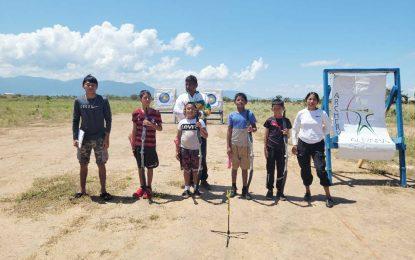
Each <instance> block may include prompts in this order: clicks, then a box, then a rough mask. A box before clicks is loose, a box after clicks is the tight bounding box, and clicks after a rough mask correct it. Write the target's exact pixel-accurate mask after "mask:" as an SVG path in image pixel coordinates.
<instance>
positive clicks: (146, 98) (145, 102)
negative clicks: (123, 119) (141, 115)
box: [140, 93, 152, 107]
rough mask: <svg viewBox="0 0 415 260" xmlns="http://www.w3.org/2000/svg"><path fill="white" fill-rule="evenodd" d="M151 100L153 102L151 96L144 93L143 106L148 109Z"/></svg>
mask: <svg viewBox="0 0 415 260" xmlns="http://www.w3.org/2000/svg"><path fill="white" fill-rule="evenodd" d="M151 100H152V98H151V96H150V95H149V94H147V93H144V95H143V96H142V97H141V99H140V101H141V103H142V104H143V106H146V107H148V106H149V105H150V103H151Z"/></svg>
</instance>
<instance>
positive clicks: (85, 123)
mask: <svg viewBox="0 0 415 260" xmlns="http://www.w3.org/2000/svg"><path fill="white" fill-rule="evenodd" d="M82 87H83V88H84V89H85V95H84V96H82V97H78V98H77V99H75V102H74V109H73V120H72V133H73V145H74V146H75V147H77V148H78V153H77V157H78V160H79V164H80V168H81V169H80V186H81V191H80V192H78V193H76V194H75V196H74V197H75V198H80V197H82V196H84V195H86V194H87V193H86V188H85V186H86V178H87V175H88V163H89V158H90V156H91V151H92V149H94V153H95V161H96V163H97V165H98V170H99V180H100V183H101V195H100V197H101V198H102V199H103V200H105V201H108V200H111V199H112V196H111V194H109V193H108V192H107V191H106V188H105V184H106V175H107V173H106V168H105V163H106V162H107V160H108V147H109V137H110V131H111V122H112V119H111V108H110V104H109V102H108V99H107V98H105V97H102V96H100V95H97V94H96V90H97V88H98V81H97V79H96V78H95V77H93V76H91V75H88V76H86V77H85V78H84V80H83V82H82ZM81 119H82V121H81ZM80 121H81V130H82V131H84V133H85V134H84V138H83V141H82V144H81V148H79V141H80V140H78V135H79V123H80Z"/></svg>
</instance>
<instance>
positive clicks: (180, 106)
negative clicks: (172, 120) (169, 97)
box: [173, 91, 208, 120]
mask: <svg viewBox="0 0 415 260" xmlns="http://www.w3.org/2000/svg"><path fill="white" fill-rule="evenodd" d="M189 102H193V103H199V102H203V103H204V104H207V102H208V100H207V96H206V95H204V94H202V93H200V92H198V91H196V93H195V94H194V95H193V97H192V96H190V94H189V93H187V92H186V93H183V94H181V95H180V96H179V97H178V98H177V99H176V103H175V104H174V108H173V113H174V114H175V115H176V116H177V118H178V119H179V120H182V119H184V118H185V116H184V114H183V110H184V106H185V105H186V104H187V103H189Z"/></svg>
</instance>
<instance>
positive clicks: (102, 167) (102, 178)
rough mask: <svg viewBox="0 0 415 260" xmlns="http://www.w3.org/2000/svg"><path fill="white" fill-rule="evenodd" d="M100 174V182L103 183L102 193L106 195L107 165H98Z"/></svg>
mask: <svg viewBox="0 0 415 260" xmlns="http://www.w3.org/2000/svg"><path fill="white" fill-rule="evenodd" d="M98 172H99V181H100V183H101V193H106V192H107V190H106V188H105V184H106V181H107V169H106V168H105V164H98Z"/></svg>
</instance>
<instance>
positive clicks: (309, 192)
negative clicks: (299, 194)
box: [305, 186, 311, 194]
mask: <svg viewBox="0 0 415 260" xmlns="http://www.w3.org/2000/svg"><path fill="white" fill-rule="evenodd" d="M305 193H307V194H311V191H310V186H305Z"/></svg>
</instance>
